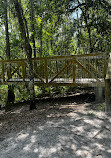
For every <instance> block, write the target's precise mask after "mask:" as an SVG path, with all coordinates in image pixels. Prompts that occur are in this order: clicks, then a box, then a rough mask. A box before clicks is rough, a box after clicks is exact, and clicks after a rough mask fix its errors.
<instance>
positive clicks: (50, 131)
mask: <svg viewBox="0 0 111 158" xmlns="http://www.w3.org/2000/svg"><path fill="white" fill-rule="evenodd" d="M73 102H74V101H73V100H72V102H70V103H68V102H66V103H65V102H62V103H61V102H57V104H56V105H55V104H52V105H53V106H52V105H50V104H49V103H47V102H45V103H40V105H39V104H38V109H37V110H33V111H31V112H27V113H25V112H24V110H23V109H22V110H23V112H22V113H19V114H18V113H17V115H16V113H12V114H10V115H7V117H6V116H4V117H3V121H2V124H1V126H2V128H1V129H2V132H6V127H7V128H8V127H9V125H10V130H9V129H7V132H6V135H5V133H4V135H3V133H2V135H3V136H4V139H3V140H2V141H1V144H0V154H1V158H7V156H10V157H16V158H19V157H21V158H30V157H34V158H36V157H38V158H93V157H98V156H101V157H105V158H106V157H108V158H109V157H111V151H110V148H111V119H110V118H109V116H107V115H106V114H105V113H101V112H97V111H95V110H92V109H91V108H90V105H92V104H93V103H86V104H82V103H77V102H76V103H73ZM26 109H27V108H26ZM7 118H8V119H7ZM5 136H6V137H5Z"/></svg>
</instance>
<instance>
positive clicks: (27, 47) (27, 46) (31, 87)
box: [13, 0, 36, 110]
mask: <svg viewBox="0 0 111 158" xmlns="http://www.w3.org/2000/svg"><path fill="white" fill-rule="evenodd" d="M13 2H14V6H15V10H16V13H17V18H18V22H19V27H20V31H21V36H22V39H23V41H24V48H25V52H26V55H27V62H28V67H29V80H30V81H29V91H30V110H32V109H35V108H36V106H35V92H34V75H33V63H32V60H31V57H32V48H31V46H30V43H29V39H28V37H27V33H26V29H25V22H24V19H25V17H24V16H23V14H22V13H21V10H22V8H21V5H20V4H19V2H18V0H13Z"/></svg>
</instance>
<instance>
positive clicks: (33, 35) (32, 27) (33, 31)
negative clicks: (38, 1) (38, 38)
mask: <svg viewBox="0 0 111 158" xmlns="http://www.w3.org/2000/svg"><path fill="white" fill-rule="evenodd" d="M30 19H31V31H32V37H31V38H32V43H33V51H34V58H36V46H35V38H34V37H35V26H34V9H33V0H30Z"/></svg>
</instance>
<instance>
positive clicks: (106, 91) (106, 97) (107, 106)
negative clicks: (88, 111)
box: [105, 79, 111, 113]
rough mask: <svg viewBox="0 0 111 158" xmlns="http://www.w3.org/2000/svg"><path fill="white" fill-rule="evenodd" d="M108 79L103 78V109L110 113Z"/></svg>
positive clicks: (110, 100) (110, 101) (110, 103)
mask: <svg viewBox="0 0 111 158" xmlns="http://www.w3.org/2000/svg"><path fill="white" fill-rule="evenodd" d="M110 82H111V80H110V79H105V103H106V107H105V111H106V112H108V113H111V97H110V86H111V85H110Z"/></svg>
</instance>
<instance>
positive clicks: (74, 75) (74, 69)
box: [72, 58, 76, 83]
mask: <svg viewBox="0 0 111 158" xmlns="http://www.w3.org/2000/svg"><path fill="white" fill-rule="evenodd" d="M72 63H73V83H75V79H76V65H75V58H74V59H73V61H72Z"/></svg>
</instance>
